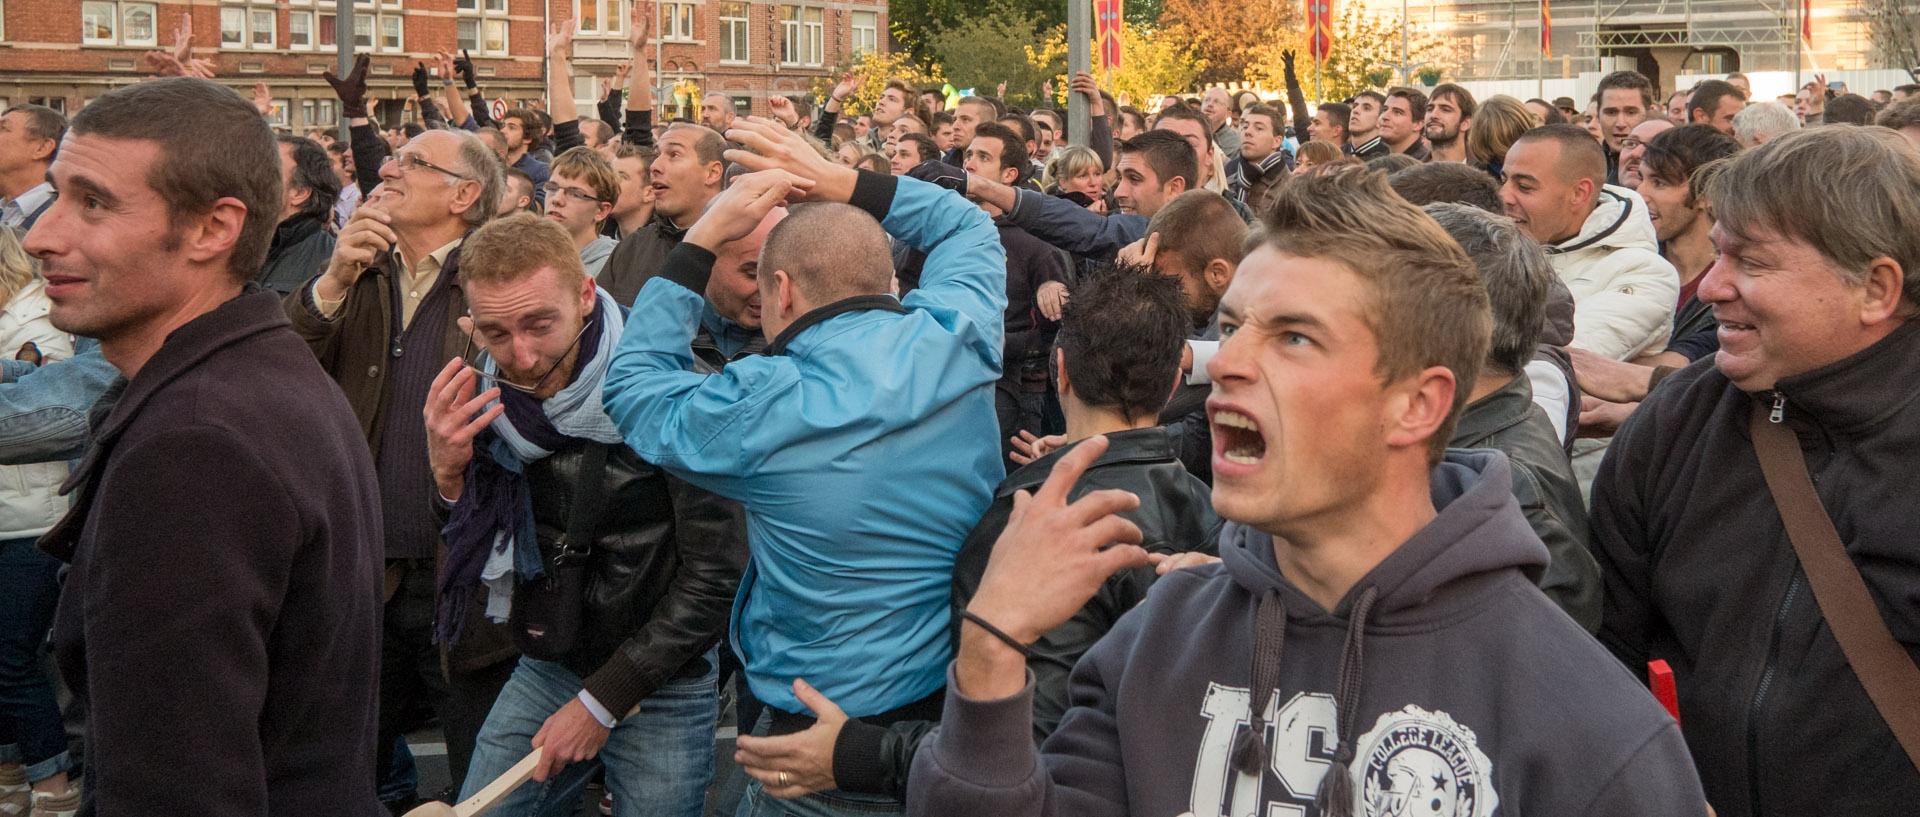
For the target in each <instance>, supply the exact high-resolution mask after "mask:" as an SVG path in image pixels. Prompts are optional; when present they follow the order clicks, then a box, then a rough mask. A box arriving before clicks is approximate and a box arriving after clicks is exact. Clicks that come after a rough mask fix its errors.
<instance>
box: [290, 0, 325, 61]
mask: <svg viewBox="0 0 1920 817" xmlns="http://www.w3.org/2000/svg"><path fill="white" fill-rule="evenodd" d="M295 20H305V21H307V41H306V42H304V43H299V42H294V39H293V38H294V34H295V32H294V30H293V21H295ZM319 43H320V19H319V15H317V14H315V13H314V12H312V11H308V10H305V9H294V10H292V11H289V12H287V48H288V49H290V50H293V51H312V50H313V49H315V48H317V47H319Z"/></svg>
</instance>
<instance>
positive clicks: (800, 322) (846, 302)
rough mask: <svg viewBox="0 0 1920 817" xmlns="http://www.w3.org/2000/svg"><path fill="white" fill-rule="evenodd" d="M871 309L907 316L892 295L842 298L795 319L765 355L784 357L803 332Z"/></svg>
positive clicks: (768, 346) (775, 339)
mask: <svg viewBox="0 0 1920 817" xmlns="http://www.w3.org/2000/svg"><path fill="white" fill-rule="evenodd" d="M871 309H878V310H881V311H884V312H897V313H899V314H902V315H905V314H907V308H906V307H904V306H901V305H900V301H899V300H897V299H895V298H894V297H893V296H892V295H855V296H853V297H851V298H842V299H841V300H838V301H834V302H833V303H830V304H827V305H826V306H822V307H818V308H815V309H813V310H812V311H809V312H808V313H807V314H805V315H801V316H800V317H798V318H795V319H794V321H793V323H792V324H790V325H788V326H787V328H786V329H783V330H781V332H780V334H779V335H778V336H776V337H774V339H773V342H772V343H770V344H767V354H770V355H784V354H786V353H787V344H789V343H792V342H793V339H794V338H797V337H799V336H800V333H801V332H805V331H807V330H808V329H811V328H813V327H814V326H817V325H819V324H823V323H826V322H827V321H828V320H830V319H832V318H835V317H838V316H841V315H845V314H847V313H848V312H865V311H867V310H871Z"/></svg>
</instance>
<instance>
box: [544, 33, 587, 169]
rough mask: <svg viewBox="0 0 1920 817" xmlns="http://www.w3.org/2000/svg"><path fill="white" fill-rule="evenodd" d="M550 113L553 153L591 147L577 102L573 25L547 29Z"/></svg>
mask: <svg viewBox="0 0 1920 817" xmlns="http://www.w3.org/2000/svg"><path fill="white" fill-rule="evenodd" d="M547 97H548V98H549V99H550V100H552V101H550V102H548V103H547V113H548V114H549V115H551V116H552V117H553V153H554V155H556V156H558V155H560V154H562V153H565V152H567V150H568V149H569V148H577V147H580V146H581V145H584V144H586V143H587V140H586V138H585V137H583V136H581V135H580V109H579V106H578V105H576V104H575V103H574V101H573V21H572V20H557V21H555V22H554V23H553V24H552V25H551V26H548V27H547Z"/></svg>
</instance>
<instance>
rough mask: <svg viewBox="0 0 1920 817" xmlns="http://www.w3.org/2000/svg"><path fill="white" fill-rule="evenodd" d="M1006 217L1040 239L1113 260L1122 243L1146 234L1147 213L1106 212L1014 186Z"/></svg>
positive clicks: (1098, 258) (1101, 259) (1124, 244)
mask: <svg viewBox="0 0 1920 817" xmlns="http://www.w3.org/2000/svg"><path fill="white" fill-rule="evenodd" d="M1007 220H1008V221H1010V222H1012V223H1013V224H1014V226H1017V227H1020V228H1021V229H1024V230H1026V231H1027V232H1029V233H1033V235H1034V237H1035V238H1038V239H1040V240H1041V241H1045V242H1047V243H1048V244H1052V245H1053V246H1055V247H1059V248H1060V249H1063V250H1066V251H1067V252H1070V253H1073V254H1074V255H1079V256H1084V257H1086V258H1091V259H1093V260H1096V261H1112V260H1113V258H1114V256H1116V255H1119V254H1120V249H1121V248H1122V247H1125V246H1127V245H1128V244H1132V243H1133V242H1135V241H1139V240H1140V239H1142V238H1145V237H1147V221H1148V219H1147V217H1146V216H1142V215H1136V214H1134V213H1114V214H1113V215H1110V216H1103V215H1100V214H1099V213H1096V212H1094V211H1092V210H1088V209H1087V208H1085V207H1081V206H1080V205H1078V204H1074V203H1073V202H1072V201H1069V200H1067V199H1063V198H1061V197H1059V196H1049V195H1047V194H1045V193H1042V192H1040V191H1038V190H1022V189H1016V190H1014V199H1013V209H1012V210H1008V211H1007Z"/></svg>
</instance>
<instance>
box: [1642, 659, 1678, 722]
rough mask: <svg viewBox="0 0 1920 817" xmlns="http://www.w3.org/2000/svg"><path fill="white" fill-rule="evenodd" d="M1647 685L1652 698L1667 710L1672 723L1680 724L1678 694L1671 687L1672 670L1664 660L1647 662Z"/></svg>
mask: <svg viewBox="0 0 1920 817" xmlns="http://www.w3.org/2000/svg"><path fill="white" fill-rule="evenodd" d="M1647 685H1648V686H1649V687H1652V688H1653V697H1654V698H1656V699H1658V700H1659V701H1660V705H1661V706H1664V707H1666V708H1667V714H1669V715H1672V716H1673V722H1674V723H1675V724H1678V723H1679V722H1680V693H1679V692H1678V691H1676V690H1675V689H1674V686H1673V668H1672V667H1669V666H1667V662H1666V661H1665V660H1659V661H1648V662H1647Z"/></svg>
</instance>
